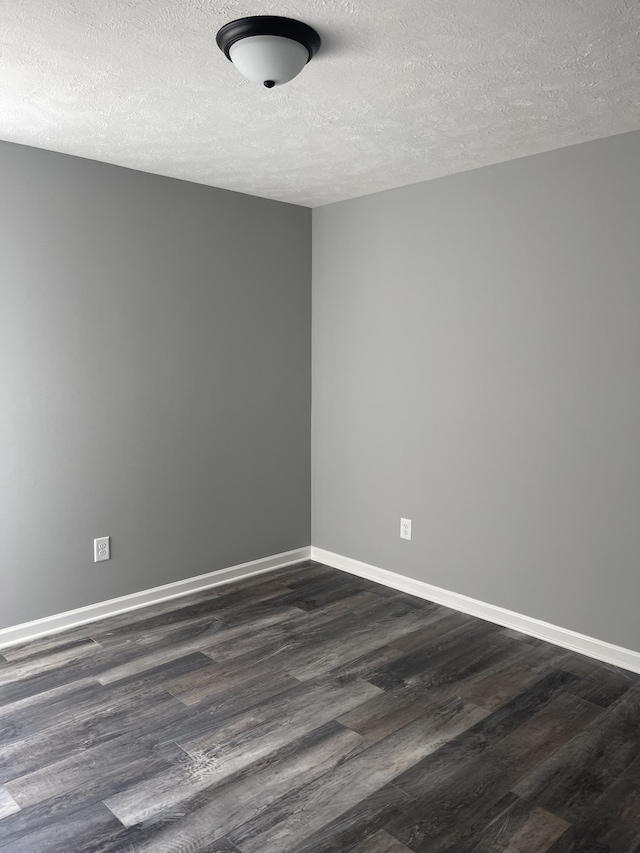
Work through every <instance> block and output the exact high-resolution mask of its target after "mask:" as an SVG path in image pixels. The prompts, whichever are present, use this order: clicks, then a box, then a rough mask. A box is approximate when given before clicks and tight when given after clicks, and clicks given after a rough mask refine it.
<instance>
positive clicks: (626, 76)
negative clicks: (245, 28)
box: [0, 0, 640, 206]
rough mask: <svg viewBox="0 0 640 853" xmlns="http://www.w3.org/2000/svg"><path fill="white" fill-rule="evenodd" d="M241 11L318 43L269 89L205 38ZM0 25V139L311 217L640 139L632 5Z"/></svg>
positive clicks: (87, 2)
mask: <svg viewBox="0 0 640 853" xmlns="http://www.w3.org/2000/svg"><path fill="white" fill-rule="evenodd" d="M240 15H285V16H289V17H292V18H299V19H302V20H303V21H305V22H306V23H307V24H310V25H311V26H313V27H316V28H317V30H318V32H319V34H320V36H321V38H322V47H321V49H320V51H319V53H318V55H317V56H316V57H315V58H314V59H313V61H312V62H310V63H309V64H308V66H307V67H306V68H305V69H304V72H303V73H301V74H300V76H299V77H297V78H296V79H295V80H294V81H292V82H291V83H290V84H287V85H286V86H278V87H276V88H275V89H272V90H270V91H265V89H264V87H262V86H256V85H254V84H251V83H249V82H248V81H247V80H245V79H244V78H243V77H242V76H241V75H240V74H239V73H238V72H237V71H236V70H235V69H234V67H233V65H232V64H231V63H230V62H229V61H228V60H227V59H226V58H225V56H224V54H223V53H221V51H219V50H218V48H217V46H216V43H215V34H216V32H217V31H218V29H219V28H220V27H222V26H223V25H224V24H226V23H228V22H229V21H230V20H232V19H233V18H236V17H238V16H240ZM0 27H2V31H3V32H4V33H8V34H10V37H7V38H5V39H4V40H3V42H2V54H1V55H0V80H1V81H2V85H1V86H0V116H2V136H3V138H4V139H10V140H11V141H12V142H21V143H24V144H26V145H35V146H37V147H40V148H49V149H51V150H53V151H64V152H66V153H67V154H76V155H79V156H81V157H91V158H94V159H96V160H106V161H107V162H110V163H118V164H120V165H121V166H130V167H132V168H134V169H144V170H146V171H150V172H157V173H159V174H165V175H172V176H173V177H176V178H186V179H190V180H195V181H200V182H202V183H205V184H211V185H213V186H216V187H226V188H227V189H233V190H240V191H241V192H247V193H252V194H254V195H261V196H267V197H269V198H277V199H280V200H281V201H290V202H296V203H298V204H306V205H309V206H314V205H318V204H325V203H327V202H329V201H338V200H339V199H345V198H353V197H354V196H359V195H364V194H365V193H369V192H374V191H377V190H382V189H388V188H390V187H398V186H401V185H403V184H410V183H414V182H415V181H423V180H427V179H428V178H434V177H437V176H442V175H449V174H452V173H454V172H462V171H465V170H468V169H473V168H476V167H478V166H486V165H488V164H490V163H498V162H503V161H505V160H510V159H513V158H515V157H522V156H525V155H528V154H536V153H538V152H540V151H548V150H551V149H554V148H559V147H561V146H564V145H572V144H575V143H578V142H586V141H587V140H589V139H597V138H599V137H602V136H609V135H612V134H614V133H623V132H625V131H629V130H635V129H636V128H638V127H640V100H639V99H638V37H639V35H640V4H639V3H637V2H635V0H600V2H593V0H543V2H528V0H468V2H458V3H451V2H450V0H430V2H428V3H425V2H424V0H402V2H397V3H393V4H392V5H390V4H389V3H388V2H386V0H366V2H354V0H331V2H327V0H304V2H303V3H301V2H300V0H251V2H250V3H249V2H245V1H244V0H243V2H233V3H226V2H219V3H215V2H212V0H182V2H176V0H135V2H132V0H107V2H105V0H82V2H79V0H3V2H2V6H1V7H0ZM98 105H99V106H98Z"/></svg>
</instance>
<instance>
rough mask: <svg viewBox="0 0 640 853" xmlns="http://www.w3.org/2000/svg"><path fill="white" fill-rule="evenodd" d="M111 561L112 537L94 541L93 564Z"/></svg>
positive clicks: (101, 537) (103, 537) (102, 537)
mask: <svg viewBox="0 0 640 853" xmlns="http://www.w3.org/2000/svg"><path fill="white" fill-rule="evenodd" d="M110 559H111V537H110V536H100V537H99V538H98V539H94V540H93V562H94V563H100V562H102V560H110Z"/></svg>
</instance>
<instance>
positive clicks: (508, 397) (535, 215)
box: [312, 133, 640, 650]
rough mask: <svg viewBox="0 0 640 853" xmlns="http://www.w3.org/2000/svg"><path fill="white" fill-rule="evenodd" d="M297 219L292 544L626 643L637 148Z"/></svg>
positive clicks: (633, 492) (522, 163)
mask: <svg viewBox="0 0 640 853" xmlns="http://www.w3.org/2000/svg"><path fill="white" fill-rule="evenodd" d="M313 224H314V230H313V239H314V279H313V288H314V301H313V365H314V366H313V419H312V482H313V492H312V505H313V524H312V531H313V532H312V541H313V544H314V545H316V546H318V547H321V548H326V549H329V550H332V551H335V552H337V553H339V554H342V555H345V556H348V557H354V558H357V559H359V560H363V561H365V562H368V563H372V564H374V565H376V566H380V567H383V568H386V569H390V570H391V571H395V572H399V573H401V574H404V575H407V576H409V577H412V578H417V579H419V580H422V581H427V582H429V583H432V584H436V585H437V586H441V587H444V588H446V589H449V590H454V591H456V592H460V593H464V594H466V595H469V596H472V597H476V598H479V599H481V600H483V601H487V602H491V603H493V604H496V605H501V606H503V607H507V608H511V609H513V610H516V611H519V612H521V613H525V614H528V615H530V616H534V617H538V618H541V619H545V620H547V621H550V622H552V623H555V624H558V625H561V626H564V627H568V628H572V629H574V630H577V631H581V632H585V633H586V634H589V635H591V636H595V637H598V638H601V639H603V640H607V641H610V642H614V643H619V644H621V645H623V646H626V647H629V648H632V649H636V650H640V618H638V606H639V602H640V566H639V556H640V517H639V511H640V133H632V134H626V135H624V136H618V137H614V138H610V139H606V140H602V141H597V142H592V143H588V144H585V145H581V146H576V147H573V148H567V149H564V150H559V151H555V152H551V153H549V154H543V155H540V156H536V157H529V158H526V159H522V160H516V161H513V162H510V163H506V164H502V165H499V166H494V167H490V168H485V169H479V170H477V171H473V172H467V173H465V174H460V175H457V176H453V177H448V178H443V179H441V180H435V181H431V182H428V183H424V184H419V185H414V186H410V187H406V188H403V189H399V190H392V191H389V192H385V193H380V194H377V195H374V196H369V197H365V198H361V199H357V200H353V201H348V202H341V203H338V204H334V205H329V206H327V207H324V208H320V209H317V210H315V211H314V215H313ZM401 515H404V516H407V517H409V518H411V519H412V521H413V541H412V542H405V541H401V540H400V539H399V520H400V516H401Z"/></svg>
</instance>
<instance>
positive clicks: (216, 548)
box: [0, 144, 311, 627]
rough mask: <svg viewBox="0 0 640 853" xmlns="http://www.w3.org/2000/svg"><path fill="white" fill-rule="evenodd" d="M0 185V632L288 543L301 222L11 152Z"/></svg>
mask: <svg viewBox="0 0 640 853" xmlns="http://www.w3.org/2000/svg"><path fill="white" fill-rule="evenodd" d="M0 174H1V176H2V196H1V199H0V242H1V249H0V275H1V278H0V373H1V376H0V380H1V388H2V397H1V405H2V415H1V418H0V526H1V531H0V549H1V554H0V573H1V594H0V627H4V626H7V625H15V624H18V623H21V622H23V621H26V620H30V619H35V618H39V617H42V616H46V615H49V614H52V613H57V612H61V611H65V610H68V609H70V608H74V607H78V606H82V605H85V604H89V603H93V602H96V601H102V600H105V599H110V598H112V597H114V596H119V595H124V594H127V593H129V592H134V591H136V590H140V589H145V588H149V587H154V586H158V585H159V584H163V583H168V582H171V581H175V580H179V579H181V578H186V577H191V576H194V575H198V574H201V573H204V572H208V571H212V570H215V569H217V568H222V567H225V566H229V565H235V564H237V563H241V562H244V561H247V560H251V559H257V558H259V557H263V556H267V555H269V554H274V553H280V552H282V551H286V550H289V549H291V548H296V547H299V546H304V545H308V544H309V538H310V505H309V493H310V484H309V478H310V462H309V434H310V330H311V316H310V307H311V222H310V212H309V211H308V210H306V209H304V208H300V207H295V206H292V205H286V204H281V203H278V202H270V201H266V200H264V199H257V198H252V197H250V196H243V195H240V194H236V193H230V192H225V191H222V190H215V189H211V188H207V187H202V186H198V185H196V184H190V183H186V182H182V181H177V180H172V179H168V178H159V177H157V176H153V175H147V174H143V173H141V172H132V171H129V170H127V169H121V168H118V167H115V166H108V165H104V164H100V163H95V162H91V161H88V160H82V159H77V158H73V157H67V156H64V155H58V154H52V153H50V152H45V151H38V150H36V149H30V148H24V147H21V146H16V145H11V144H2V145H0ZM102 535H111V537H112V560H111V561H110V562H103V563H97V564H94V563H93V561H92V559H93V555H92V547H93V538H94V537H96V536H102Z"/></svg>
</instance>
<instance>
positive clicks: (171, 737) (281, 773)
mask: <svg viewBox="0 0 640 853" xmlns="http://www.w3.org/2000/svg"><path fill="white" fill-rule="evenodd" d="M0 774H1V775H0V850H2V853H19V851H20V853H53V851H56V853H57V852H58V851H59V853H76V851H77V853H116V851H118V853H143V851H144V853H165V852H166V853H238V851H240V853H287V851H290V852H291V853H347V851H348V853H408V851H414V853H422V851H425V853H443V851H449V853H453V851H455V853H500V851H502V852H503V853H507V851H508V853H570V851H571V853H578V851H579V852H580V853H638V852H639V851H640V676H636V675H633V674H631V673H628V672H625V671H623V670H619V669H616V668H614V667H611V666H606V665H604V664H599V663H597V662H595V661H591V660H589V659H587V658H584V657H581V656H580V655H577V654H574V653H571V652H567V651H565V650H563V649H560V648H557V647H555V646H551V645H548V644H546V643H542V642H540V641H537V640H533V639H531V638H528V637H526V636H524V635H520V634H516V633H514V632H512V631H509V630H505V629H501V628H500V627H499V626H496V625H492V624H489V623H487V622H483V621H481V620H478V619H475V618H473V617H470V616H465V615H462V614H460V613H457V612H454V611H451V610H447V609H446V608H443V607H440V606H437V605H434V604H430V603H428V602H425V601H422V600H419V599H415V598H412V597H411V596H408V595H404V594H397V593H395V592H394V591H392V590H388V589H386V588H384V587H379V586H376V585H375V584H372V583H369V582H367V581H363V580H360V579H358V578H355V577H352V576H350V575H347V574H343V573H341V572H338V571H336V570H333V569H329V568H327V567H325V566H321V565H318V564H314V563H307V564H304V565H301V566H296V567H294V568H289V569H283V570H281V571H278V572H274V573H270V574H268V575H262V576H258V577H255V578H252V579H249V580H246V581H243V582H240V583H237V584H234V585H229V586H223V587H218V588H216V589H213V590H210V591H208V592H205V593H199V594H197V595H193V596H190V597H185V598H179V599H174V600H173V601H170V602H166V603H163V604H160V605H157V606H154V607H150V608H146V609H141V610H138V611H135V612H133V613H127V614H123V615H121V616H116V617H112V618H110V619H105V620H103V621H102V622H94V623H91V624H89V625H85V626H83V627H81V628H77V629H73V630H71V631H68V632H66V633H64V634H58V635H56V636H52V637H48V638H45V639H41V640H36V641H34V642H31V643H27V644H25V645H23V646H14V647H12V648H8V649H5V650H4V651H2V654H1V655H0Z"/></svg>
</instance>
